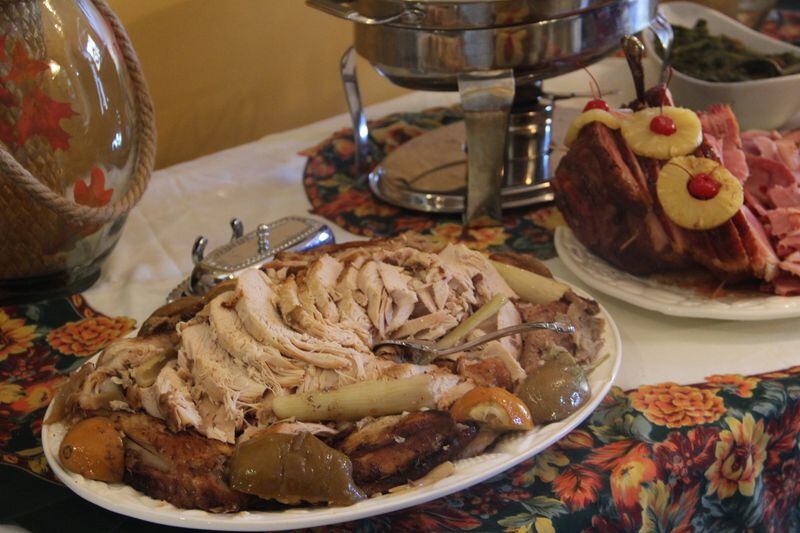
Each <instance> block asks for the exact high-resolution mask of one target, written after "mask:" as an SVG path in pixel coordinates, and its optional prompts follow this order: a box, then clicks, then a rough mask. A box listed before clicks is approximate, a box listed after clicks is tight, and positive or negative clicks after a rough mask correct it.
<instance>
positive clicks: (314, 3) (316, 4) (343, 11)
mask: <svg viewBox="0 0 800 533" xmlns="http://www.w3.org/2000/svg"><path fill="white" fill-rule="evenodd" d="M306 5H307V6H309V7H313V8H314V9H318V10H320V11H322V12H324V13H327V14H329V15H333V16H334V17H339V18H343V19H346V20H350V21H353V22H357V23H359V24H367V25H369V26H380V25H381V24H389V23H391V22H394V21H396V20H400V19H402V18H404V17H407V19H408V21H409V22H412V23H418V22H419V21H421V20H422V18H423V17H424V16H425V13H424V12H423V11H420V10H419V9H414V8H410V9H404V10H403V11H401V12H399V13H396V14H394V15H390V16H388V17H384V18H380V19H376V18H371V17H365V16H364V15H362V14H361V13H359V12H358V11H357V10H355V9H353V6H352V5H351V2H347V1H341V0H306Z"/></svg>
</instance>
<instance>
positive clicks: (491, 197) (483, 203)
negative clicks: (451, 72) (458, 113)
mask: <svg viewBox="0 0 800 533" xmlns="http://www.w3.org/2000/svg"><path fill="white" fill-rule="evenodd" d="M458 92H459V94H460V96H461V105H462V107H463V109H464V121H465V123H466V127H467V202H466V210H465V211H464V224H465V225H466V226H470V227H480V226H496V225H499V224H501V222H502V213H501V210H502V202H501V198H500V190H501V188H502V184H503V166H504V164H505V160H506V158H505V148H506V135H507V133H508V116H509V113H510V111H511V104H512V103H513V102H514V71H512V70H510V69H507V70H496V71H486V72H471V73H464V74H459V76H458Z"/></svg>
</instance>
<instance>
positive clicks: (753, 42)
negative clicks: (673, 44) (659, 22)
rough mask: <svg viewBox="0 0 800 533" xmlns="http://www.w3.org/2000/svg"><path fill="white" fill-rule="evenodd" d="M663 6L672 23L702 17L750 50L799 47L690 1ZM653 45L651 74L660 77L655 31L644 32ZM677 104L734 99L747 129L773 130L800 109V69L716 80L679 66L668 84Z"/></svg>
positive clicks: (688, 24)
mask: <svg viewBox="0 0 800 533" xmlns="http://www.w3.org/2000/svg"><path fill="white" fill-rule="evenodd" d="M659 10H660V11H661V13H662V14H663V15H664V16H665V17H666V19H667V20H668V21H669V22H670V23H672V24H678V25H680V26H685V27H688V28H691V27H694V24H695V22H697V20H698V19H705V20H706V21H707V22H708V29H709V31H710V33H711V34H712V35H719V34H725V35H727V36H729V37H732V38H734V39H738V40H740V41H741V42H742V43H744V45H745V46H746V47H747V48H749V49H750V50H754V51H756V52H761V53H770V54H773V53H781V52H792V53H794V54H796V55H800V48H798V47H796V46H792V45H790V44H787V43H784V42H781V41H778V40H775V39H773V38H771V37H767V36H766V35H764V34H761V33H759V32H757V31H755V30H752V29H750V28H748V27H747V26H745V25H744V24H741V23H739V22H738V21H736V20H734V19H732V18H730V17H727V16H725V15H723V14H722V13H720V12H719V11H715V10H713V9H710V8H707V7H705V6H701V5H699V4H693V3H690V2H670V3H668V4H663V5H661V6H659ZM645 34H646V35H645V41H646V43H647V47H648V51H649V53H648V58H650V59H648V65H647V73H648V78H649V79H650V80H654V79H657V77H658V73H659V72H660V69H661V58H660V57H659V56H658V54H656V53H655V51H654V48H653V43H654V36H653V34H652V33H651V32H645ZM669 88H670V90H671V91H672V95H673V96H674V98H675V103H676V104H677V105H680V106H682V107H688V108H691V109H697V110H702V109H706V108H707V107H708V106H709V105H711V104H730V105H731V107H732V108H733V112H734V113H735V114H736V118H737V119H738V120H739V124H740V125H741V127H742V129H743V130H746V129H763V130H773V129H777V128H779V127H781V126H782V125H784V124H785V123H786V122H787V121H788V120H789V119H790V118H792V116H793V115H794V114H795V113H796V112H797V111H798V110H800V74H793V75H791V76H781V77H778V78H768V79H764V80H752V81H739V82H730V83H717V82H709V81H703V80H698V79H697V78H692V77H691V76H687V75H686V74H683V73H681V72H678V71H677V70H675V71H674V72H673V76H672V82H671V83H670V85H669Z"/></svg>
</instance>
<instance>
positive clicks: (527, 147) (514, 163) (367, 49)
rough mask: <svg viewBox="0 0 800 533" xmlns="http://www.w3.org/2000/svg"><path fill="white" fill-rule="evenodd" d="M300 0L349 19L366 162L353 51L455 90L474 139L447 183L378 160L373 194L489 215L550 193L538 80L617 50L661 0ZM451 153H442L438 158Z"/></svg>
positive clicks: (346, 70)
mask: <svg viewBox="0 0 800 533" xmlns="http://www.w3.org/2000/svg"><path fill="white" fill-rule="evenodd" d="M307 4H308V5H310V6H312V7H314V8H317V9H319V10H322V11H324V12H326V13H329V14H332V15H335V16H337V17H340V18H343V19H346V20H350V21H352V22H354V23H355V24H354V32H355V33H354V36H355V38H354V47H353V48H352V49H350V50H348V51H347V52H346V53H345V55H344V56H343V58H342V64H341V67H342V77H343V80H344V84H345V90H346V94H347V100H348V105H349V107H350V111H351V115H352V118H353V123H354V126H355V128H354V129H355V140H356V144H357V146H356V148H357V149H356V154H357V157H358V159H359V161H357V164H360V165H361V166H362V168H366V167H368V166H369V165H368V164H367V159H368V153H369V152H368V142H369V132H368V128H367V123H366V119H365V117H364V114H363V110H362V108H361V102H360V97H359V92H358V85H357V80H356V78H355V62H354V56H353V54H354V53H358V54H359V55H361V56H363V57H364V58H366V59H367V60H369V62H370V63H371V64H372V65H373V66H374V67H375V68H376V69H377V70H378V71H379V72H380V73H381V74H382V75H384V76H385V77H386V78H387V79H389V80H390V81H392V82H393V83H395V84H397V85H400V86H403V87H409V88H412V89H424V90H447V91H455V90H457V91H459V93H460V95H461V98H462V104H463V106H462V107H464V112H465V120H466V124H467V127H466V134H465V135H466V146H467V147H469V149H468V151H467V155H466V156H463V154H462V160H463V159H464V157H466V158H467V159H468V161H467V162H463V163H462V165H463V167H464V172H465V173H466V174H467V179H466V180H465V181H464V182H463V183H461V184H460V185H459V186H456V187H450V188H449V189H448V188H444V187H437V186H435V184H434V185H433V186H428V187H427V188H425V189H416V188H415V187H414V186H411V185H409V184H410V183H413V182H415V181H416V180H415V179H409V177H408V176H395V175H392V173H391V172H388V171H386V169H384V168H382V167H380V166H379V167H378V168H376V169H375V170H374V171H373V172H372V173H371V175H370V185H371V186H372V189H373V191H374V192H375V193H376V194H377V195H378V196H380V197H382V198H384V199H386V200H388V201H390V202H393V203H395V204H398V205H402V206H404V207H408V208H412V209H420V210H424V211H433V212H454V211H464V212H465V218H466V221H467V222H468V223H470V224H484V223H497V222H498V221H499V219H500V209H501V206H502V205H503V204H505V205H506V206H519V205H526V204H531V203H535V202H540V201H546V200H549V199H551V198H552V197H551V196H550V193H549V190H548V187H547V183H546V182H547V180H548V178H549V173H548V168H547V163H548V156H549V145H550V125H551V117H552V109H553V107H552V106H553V100H554V99H553V98H552V96H551V95H546V94H544V93H543V92H542V91H541V89H540V83H541V80H543V79H546V78H549V77H552V76H556V75H559V74H563V73H566V72H569V71H572V70H575V69H577V68H580V67H584V66H586V65H588V64H590V63H592V62H593V61H596V60H597V59H599V58H601V57H603V56H605V55H607V54H608V53H609V52H611V51H612V50H614V49H615V48H616V47H617V46H618V45H619V42H620V39H621V38H622V37H623V36H624V35H626V34H632V33H636V32H639V31H641V30H642V29H644V28H646V27H648V26H649V25H650V24H651V22H652V21H653V20H654V19H655V16H656V7H657V0H351V1H342V0H307ZM402 149H403V148H402V147H401V148H400V150H402ZM454 155H457V154H453V153H450V154H443V155H442V160H443V162H445V161H448V160H452V158H453V157H454ZM433 166H434V167H435V166H436V165H433ZM467 169H468V170H467ZM433 170H435V168H434V169H433ZM434 178H435V176H434ZM428 181H429V182H430V181H431V180H430V179H429V180H428ZM433 181H434V182H435V179H433ZM443 181H444V180H443ZM450 181H452V180H450Z"/></svg>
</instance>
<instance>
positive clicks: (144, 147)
mask: <svg viewBox="0 0 800 533" xmlns="http://www.w3.org/2000/svg"><path fill="white" fill-rule="evenodd" d="M92 3H93V4H94V6H95V7H96V8H97V10H98V11H99V12H100V14H102V15H103V17H104V18H105V20H106V22H108V24H109V25H110V26H111V29H112V31H113V32H114V38H115V39H116V41H117V44H118V45H119V47H120V51H121V52H122V57H123V59H124V60H125V66H126V67H127V69H128V75H129V76H130V79H131V84H132V85H133V91H134V96H135V101H136V116H137V126H138V134H139V138H138V142H137V143H136V153H135V162H134V169H133V180H132V182H131V185H130V187H129V188H128V190H127V192H126V193H125V195H124V196H122V197H121V198H119V199H117V200H116V201H115V202H113V203H111V204H108V205H104V206H102V207H90V206H86V205H81V204H78V203H75V202H73V201H71V200H69V199H68V198H66V197H64V196H62V195H61V194H59V193H58V192H56V191H54V190H52V189H51V188H50V187H48V186H47V185H45V184H44V183H42V182H41V181H39V180H38V179H37V178H36V177H35V176H33V175H32V174H31V173H30V172H29V171H28V170H27V169H26V168H25V167H23V166H22V165H21V164H20V163H19V161H17V160H16V158H15V157H14V156H13V155H12V154H11V153H10V152H9V151H8V149H7V148H6V147H5V146H3V145H2V143H0V174H2V175H3V176H6V177H8V178H10V179H11V181H12V182H13V183H14V184H15V185H16V186H17V187H19V188H20V189H22V190H24V191H26V192H27V193H28V194H29V195H30V196H31V197H32V198H34V199H36V200H38V202H39V203H40V204H41V205H44V206H46V207H47V208H49V209H50V210H52V211H53V212H55V213H57V214H59V215H61V216H62V217H63V218H65V219H67V220H69V221H70V222H72V223H74V224H76V225H80V226H83V225H89V224H105V223H107V222H109V221H111V220H113V219H115V218H117V217H119V216H120V215H124V214H125V213H127V212H128V211H130V210H131V209H132V208H133V206H135V205H136V203H137V202H138V201H139V199H140V198H141V197H142V195H143V194H144V191H145V189H146V188H147V184H148V182H149V181H150V175H151V173H152V172H153V166H154V165H155V154H156V129H155V119H154V113H153V102H152V100H151V99H150V92H149V91H148V88H147V82H146V81H145V79H144V74H143V73H142V68H141V64H140V63H139V58H138V57H137V56H136V52H135V51H134V49H133V45H131V41H130V38H129V37H128V34H127V32H126V31H125V28H124V27H123V26H122V23H121V22H120V20H119V18H118V17H117V15H116V13H114V11H112V9H111V8H110V7H109V6H108V4H107V3H106V2H105V0H92Z"/></svg>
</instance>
